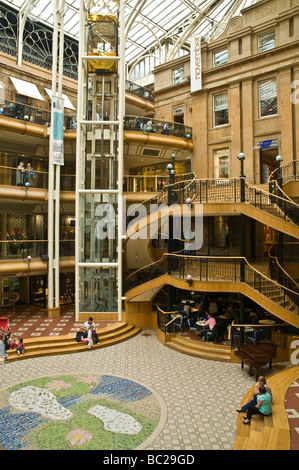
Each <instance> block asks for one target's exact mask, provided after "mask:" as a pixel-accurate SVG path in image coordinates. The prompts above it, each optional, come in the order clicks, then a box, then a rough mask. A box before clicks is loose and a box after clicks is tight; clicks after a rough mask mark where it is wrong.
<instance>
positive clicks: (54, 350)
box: [8, 322, 141, 362]
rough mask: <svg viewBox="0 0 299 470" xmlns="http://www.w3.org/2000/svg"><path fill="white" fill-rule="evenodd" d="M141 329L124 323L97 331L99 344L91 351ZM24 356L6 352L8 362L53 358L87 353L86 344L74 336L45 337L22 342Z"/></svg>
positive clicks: (116, 341)
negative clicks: (44, 357) (78, 341)
mask: <svg viewBox="0 0 299 470" xmlns="http://www.w3.org/2000/svg"><path fill="white" fill-rule="evenodd" d="M140 330H141V328H136V327H135V326H134V325H129V324H128V323H125V322H117V323H114V324H113V325H110V326H107V327H105V328H102V329H100V330H97V334H98V337H99V341H100V344H94V345H93V347H92V349H91V350H93V349H99V348H104V347H107V346H112V345H114V344H117V343H120V342H121V341H126V340H127V339H130V338H133V336H135V335H137V334H138V333H139V332H140ZM24 343H25V354H21V355H20V356H18V354H17V351H16V350H9V351H8V360H9V361H10V362H11V361H19V360H23V359H30V358H33V357H41V356H54V355H58V354H72V353H77V352H81V351H87V350H88V349H87V343H84V342H81V343H77V342H76V340H75V334H74V335H63V336H45V337H40V338H30V339H26V340H24Z"/></svg>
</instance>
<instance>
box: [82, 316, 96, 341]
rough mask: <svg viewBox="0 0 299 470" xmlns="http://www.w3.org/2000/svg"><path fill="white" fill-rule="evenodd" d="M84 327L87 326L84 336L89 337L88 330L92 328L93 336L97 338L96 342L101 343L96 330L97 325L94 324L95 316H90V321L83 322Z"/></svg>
mask: <svg viewBox="0 0 299 470" xmlns="http://www.w3.org/2000/svg"><path fill="white" fill-rule="evenodd" d="M82 328H85V333H84V338H87V337H88V330H89V329H91V330H92V336H93V338H94V339H95V342H96V344H100V341H99V337H98V335H97V332H96V326H95V324H94V321H93V318H92V317H89V319H88V321H86V322H85V323H83V325H82Z"/></svg>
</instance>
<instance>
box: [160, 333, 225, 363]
mask: <svg viewBox="0 0 299 470" xmlns="http://www.w3.org/2000/svg"><path fill="white" fill-rule="evenodd" d="M166 346H167V347H169V348H171V349H174V350H176V351H178V352H181V353H183V354H188V355H190V356H195V357H200V358H201V359H210V360H215V361H223V362H229V361H230V356H231V352H230V347H229V346H222V345H216V344H213V343H209V342H199V341H193V340H190V339H189V338H182V337H180V336H178V335H176V336H175V337H172V338H171V339H170V340H169V341H167V342H166Z"/></svg>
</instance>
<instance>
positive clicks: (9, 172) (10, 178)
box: [0, 166, 76, 191]
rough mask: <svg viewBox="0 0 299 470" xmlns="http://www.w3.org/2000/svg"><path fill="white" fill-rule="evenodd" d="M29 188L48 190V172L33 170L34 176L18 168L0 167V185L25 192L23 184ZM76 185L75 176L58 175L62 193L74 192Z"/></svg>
mask: <svg viewBox="0 0 299 470" xmlns="http://www.w3.org/2000/svg"><path fill="white" fill-rule="evenodd" d="M26 182H27V183H29V187H33V188H44V189H47V188H48V172H46V171H37V170H34V174H30V173H29V172H27V171H22V170H20V169H18V168H13V167H9V166H0V185H9V186H22V187H23V188H24V191H25V183H26ZM75 185H76V176H75V175H68V174H62V173H61V175H60V189H61V190H62V191H74V190H75Z"/></svg>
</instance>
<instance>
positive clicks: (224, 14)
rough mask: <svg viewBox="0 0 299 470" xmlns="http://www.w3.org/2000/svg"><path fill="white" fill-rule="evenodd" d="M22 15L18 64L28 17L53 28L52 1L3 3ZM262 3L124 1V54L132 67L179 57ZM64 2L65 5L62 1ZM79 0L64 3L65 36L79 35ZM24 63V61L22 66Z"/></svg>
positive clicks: (105, 1)
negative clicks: (196, 41)
mask: <svg viewBox="0 0 299 470" xmlns="http://www.w3.org/2000/svg"><path fill="white" fill-rule="evenodd" d="M2 1H3V2H4V3H7V4H9V5H12V6H14V7H17V8H19V9H20V11H19V17H20V20H19V30H20V34H19V61H21V58H20V57H21V51H22V40H23V39H22V31H23V28H24V23H25V20H26V17H27V15H28V13H29V14H30V15H33V16H34V15H37V16H38V21H40V22H44V23H45V24H48V25H53V18H54V15H53V10H52V8H51V5H52V2H51V0H2ZM256 1H258V0H193V1H191V0H173V1H172V2H169V1H168V0H162V1H161V0H124V15H125V41H126V46H125V55H126V61H127V66H128V69H129V70H131V69H132V68H134V66H135V65H136V64H138V63H139V62H140V61H141V60H142V59H144V58H146V57H155V58H156V59H157V61H158V63H164V62H167V61H170V60H172V59H173V58H175V57H176V56H177V54H178V53H179V51H180V50H182V49H183V50H185V51H187V52H188V51H189V48H190V37H191V36H192V35H194V34H196V35H201V36H204V37H205V38H206V39H207V40H211V39H214V38H215V37H217V36H218V35H219V34H221V33H222V32H223V30H224V28H225V26H226V24H227V23H228V21H229V20H230V19H231V18H232V17H234V16H235V15H239V14H240V12H241V10H242V9H243V8H246V7H248V6H250V5H252V4H254V3H256ZM60 3H61V2H60ZM85 3H86V6H87V8H90V6H91V5H94V6H95V5H96V6H97V7H98V11H100V9H102V8H105V7H108V8H110V10H111V11H112V12H115V11H116V10H117V8H116V7H115V2H113V1H112V0H95V1H90V2H88V1H86V2H85ZM79 9H80V0H66V1H65V8H64V24H65V33H66V34H67V35H69V36H71V37H73V38H76V39H78V37H79V16H80V15H79ZM19 63H20V62H19Z"/></svg>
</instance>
